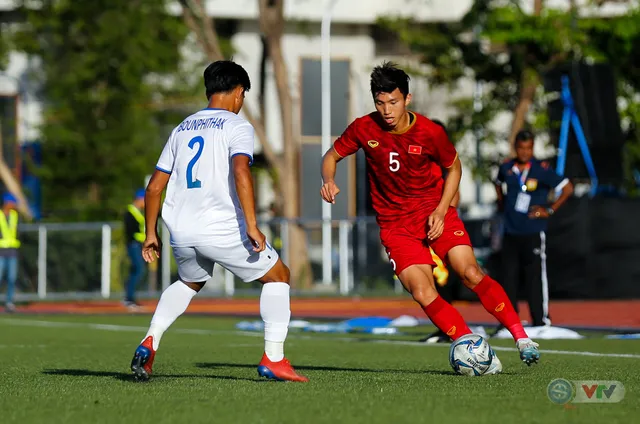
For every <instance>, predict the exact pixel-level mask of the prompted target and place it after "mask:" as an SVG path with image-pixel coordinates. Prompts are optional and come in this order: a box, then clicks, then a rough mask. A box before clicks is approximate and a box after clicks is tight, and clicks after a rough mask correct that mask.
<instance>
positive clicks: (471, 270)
mask: <svg viewBox="0 0 640 424" xmlns="http://www.w3.org/2000/svg"><path fill="white" fill-rule="evenodd" d="M483 278H484V273H483V272H482V270H481V269H480V267H479V266H478V264H477V263H476V264H470V265H467V266H466V267H465V268H464V273H463V281H464V284H465V285H466V286H467V287H469V288H473V287H475V286H477V285H478V284H479V283H480V281H482V279H483Z"/></svg>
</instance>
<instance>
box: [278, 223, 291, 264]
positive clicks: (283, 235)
mask: <svg viewBox="0 0 640 424" xmlns="http://www.w3.org/2000/svg"><path fill="white" fill-rule="evenodd" d="M280 240H282V248H280V256H281V257H282V261H283V262H284V263H285V264H287V265H289V264H290V263H291V262H289V260H290V259H291V258H290V257H289V221H286V220H284V219H283V220H282V221H280Z"/></svg>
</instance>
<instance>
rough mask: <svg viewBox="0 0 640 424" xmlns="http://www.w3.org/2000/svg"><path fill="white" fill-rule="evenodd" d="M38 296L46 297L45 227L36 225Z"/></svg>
mask: <svg viewBox="0 0 640 424" xmlns="http://www.w3.org/2000/svg"><path fill="white" fill-rule="evenodd" d="M38 297H39V298H40V299H44V298H46V297H47V227H45V226H44V225H42V224H40V225H38Z"/></svg>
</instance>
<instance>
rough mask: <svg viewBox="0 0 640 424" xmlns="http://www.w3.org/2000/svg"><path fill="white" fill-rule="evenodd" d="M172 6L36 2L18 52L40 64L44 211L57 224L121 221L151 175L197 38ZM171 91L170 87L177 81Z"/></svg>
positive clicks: (143, 0)
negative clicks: (162, 111)
mask: <svg viewBox="0 0 640 424" xmlns="http://www.w3.org/2000/svg"><path fill="white" fill-rule="evenodd" d="M166 3H168V0H167V1H164V0H92V1H73V0H28V1H24V2H23V12H24V13H25V15H26V23H25V25H24V26H23V28H22V30H21V31H20V32H19V33H18V34H17V35H16V37H15V41H16V47H17V48H18V49H20V50H22V51H24V52H26V53H28V54H31V55H34V56H38V57H40V59H41V66H40V68H39V70H38V72H37V74H36V75H34V76H33V77H34V78H35V79H37V80H38V81H39V82H40V83H41V85H42V93H41V95H42V97H43V98H44V99H45V103H44V122H43V125H42V128H41V131H42V141H43V165H42V168H41V169H40V175H41V177H42V186H43V209H44V210H45V213H46V214H47V215H48V217H49V219H55V220H102V219H113V218H115V217H117V216H118V215H119V214H120V212H121V210H122V207H123V205H125V204H126V203H127V202H129V201H130V199H131V196H132V193H133V189H134V188H137V187H140V186H142V185H143V184H144V178H145V175H146V174H148V173H150V172H151V169H152V166H153V164H154V163H155V161H156V159H157V155H158V154H159V151H160V149H161V148H162V145H163V144H164V141H165V139H164V136H165V134H164V133H163V132H162V129H161V126H160V125H159V124H158V122H157V121H155V120H154V113H155V110H156V109H157V108H158V105H159V104H161V103H163V101H164V100H165V96H164V94H165V93H164V92H165V91H166V90H165V87H166V86H167V82H168V80H167V78H166V76H167V75H172V74H175V73H176V72H177V71H178V65H179V64H180V62H181V56H180V53H179V47H180V45H182V43H183V41H184V38H185V36H186V34H187V30H186V28H185V26H184V24H183V23H182V22H181V21H180V19H179V18H177V17H172V16H170V15H168V14H167V12H166V10H165V7H166ZM169 81H170V80H169Z"/></svg>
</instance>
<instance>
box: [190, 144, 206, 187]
mask: <svg viewBox="0 0 640 424" xmlns="http://www.w3.org/2000/svg"><path fill="white" fill-rule="evenodd" d="M196 144H197V145H198V150H197V151H196V154H195V156H194V157H193V158H192V159H191V160H190V161H189V164H188V165H187V188H200V187H202V182H201V181H200V180H198V179H197V178H196V179H194V178H193V166H194V165H195V164H196V162H198V159H200V155H201V154H202V148H203V147H204V138H202V137H200V136H197V137H193V138H192V139H191V141H189V148H190V149H191V150H193V147H194V146H195V145H196Z"/></svg>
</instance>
